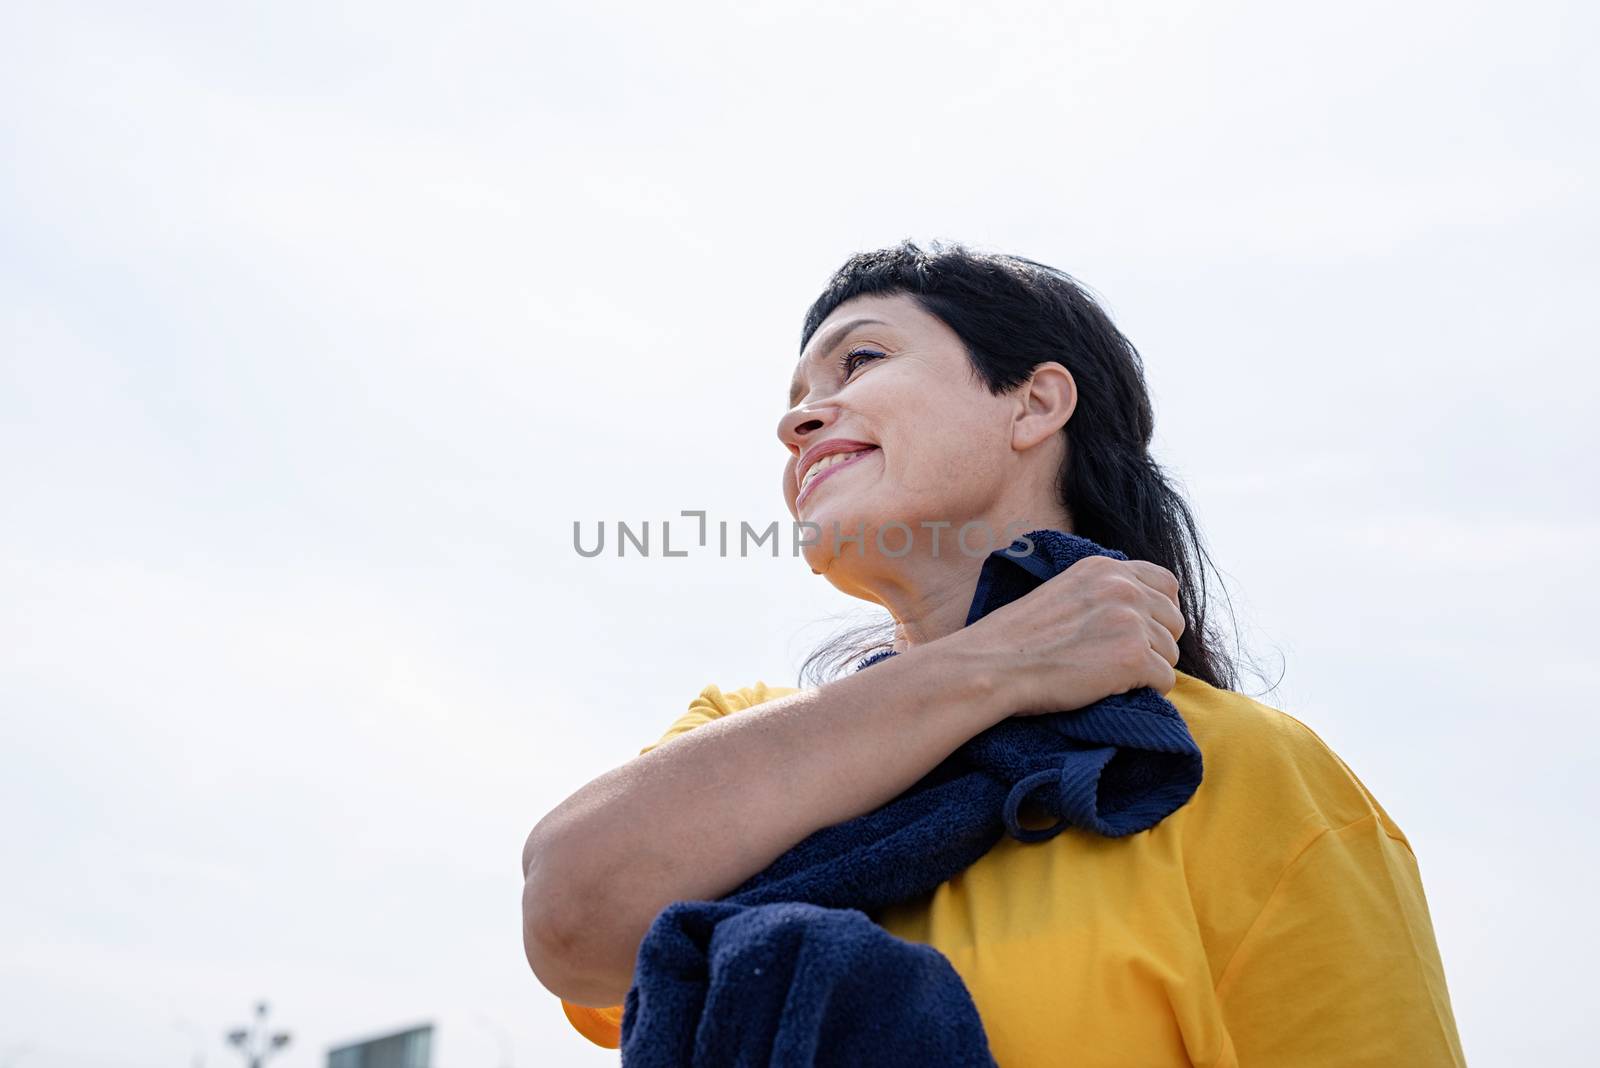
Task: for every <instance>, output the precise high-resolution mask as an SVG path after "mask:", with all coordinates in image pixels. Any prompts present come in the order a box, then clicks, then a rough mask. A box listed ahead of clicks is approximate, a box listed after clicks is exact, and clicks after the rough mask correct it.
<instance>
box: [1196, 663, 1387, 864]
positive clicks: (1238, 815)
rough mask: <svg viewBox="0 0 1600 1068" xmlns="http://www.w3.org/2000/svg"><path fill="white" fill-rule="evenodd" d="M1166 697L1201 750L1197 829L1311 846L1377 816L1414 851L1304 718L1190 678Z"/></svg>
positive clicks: (1375, 818) (1378, 805)
mask: <svg viewBox="0 0 1600 1068" xmlns="http://www.w3.org/2000/svg"><path fill="white" fill-rule="evenodd" d="M1166 697H1167V700H1169V701H1171V702H1172V704H1173V706H1174V707H1176V708H1177V710H1178V712H1179V714H1180V715H1182V716H1183V719H1184V722H1185V723H1187V724H1188V726H1189V731H1190V733H1191V734H1192V735H1193V736H1194V740H1195V743H1196V744H1197V745H1198V746H1199V747H1200V755H1201V760H1202V763H1203V772H1202V778H1201V783H1200V787H1199V789H1198V790H1196V791H1195V796H1194V798H1193V799H1192V800H1191V802H1190V804H1189V806H1187V807H1188V808H1190V809H1191V810H1192V811H1191V812H1190V814H1189V822H1190V824H1192V825H1193V827H1192V829H1194V830H1196V831H1200V830H1206V829H1212V830H1217V831H1222V832H1224V833H1226V832H1227V831H1237V830H1238V829H1241V828H1249V829H1250V831H1251V833H1253V834H1256V835H1264V836H1266V837H1269V838H1271V837H1288V838H1294V837H1299V838H1303V839H1305V840H1306V841H1309V840H1310V839H1311V838H1313V837H1315V836H1316V835H1317V834H1319V833H1321V832H1322V831H1326V830H1334V829H1338V828H1341V827H1346V826H1349V825H1351V824H1353V823H1357V822H1359V821H1361V820H1364V819H1369V818H1372V819H1374V820H1375V821H1376V822H1377V823H1378V824H1379V825H1380V826H1382V827H1383V829H1384V831H1385V832H1386V833H1387V834H1388V835H1389V837H1391V838H1394V839H1396V840H1397V841H1399V842H1401V843H1403V844H1405V846H1406V847H1407V848H1408V849H1409V848H1410V845H1411V843H1410V842H1409V841H1407V839H1406V836H1405V834H1404V832H1403V831H1401V829H1400V827H1399V825H1398V824H1396V823H1395V821H1394V820H1393V819H1391V818H1390V816H1389V814H1388V813H1387V812H1385V811H1384V809H1383V806H1382V805H1381V804H1379V803H1378V799H1377V798H1376V797H1374V796H1373V794H1372V791H1370V790H1369V789H1367V786H1366V784H1365V783H1363V782H1362V781H1361V779H1360V777H1359V776H1357V775H1356V773H1355V772H1354V771H1353V770H1352V769H1351V768H1350V766H1349V765H1348V764H1346V763H1345V761H1344V759H1343V758H1341V757H1340V756H1339V754H1338V753H1336V752H1334V750H1333V748H1332V747H1331V746H1329V745H1328V743H1327V742H1325V741H1324V740H1323V739H1322V737H1321V736H1320V735H1318V734H1317V732H1316V731H1314V730H1312V729H1311V727H1309V726H1307V725H1306V724H1305V723H1303V722H1301V721H1300V720H1299V719H1297V718H1295V717H1294V716H1292V715H1290V714H1289V713H1287V712H1285V711H1283V710H1282V709H1279V708H1274V707H1273V706H1271V705H1268V704H1265V703H1263V702H1261V701H1258V700H1256V699H1255V698H1253V697H1249V696H1247V695H1245V694H1241V693H1237V692H1235V691H1233V690H1224V689H1220V688H1218V687H1215V686H1212V685H1210V684H1209V683H1206V682H1204V681H1202V680H1200V679H1197V678H1195V677H1193V676H1191V675H1186V674H1183V673H1182V672H1179V673H1178V681H1177V684H1176V685H1175V686H1174V687H1173V689H1172V690H1171V692H1169V693H1168V694H1167V695H1166Z"/></svg>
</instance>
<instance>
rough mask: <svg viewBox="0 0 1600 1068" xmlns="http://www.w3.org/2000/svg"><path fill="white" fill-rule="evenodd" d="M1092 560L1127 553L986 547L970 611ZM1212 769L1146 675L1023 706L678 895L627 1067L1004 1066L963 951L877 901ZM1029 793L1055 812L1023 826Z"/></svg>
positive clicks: (651, 955) (1102, 817)
mask: <svg viewBox="0 0 1600 1068" xmlns="http://www.w3.org/2000/svg"><path fill="white" fill-rule="evenodd" d="M1030 543H1031V544H1030ZM1086 556H1110V557H1113V558H1115V559H1118V560H1126V559H1127V557H1126V556H1124V555H1123V554H1122V553H1120V552H1118V551H1116V550H1115V549H1106V548H1103V547H1101V546H1100V545H1097V544H1096V543H1094V542H1093V541H1090V540H1089V539H1087V538H1083V537H1079V536H1077V535H1074V534H1067V533H1064V532H1062V531H1057V530H1036V531H1033V532H1031V533H1030V534H1028V535H1027V536H1026V537H1025V538H1019V539H1017V540H1016V541H1015V542H1013V543H1012V544H1011V545H1010V546H1008V547H1007V548H1005V549H1000V550H996V551H995V552H993V553H990V554H989V556H988V558H987V559H985V560H984V563H983V569H982V571H981V572H980V574H979V578H978V586H977V590H976V592H975V594H974V596H973V599H972V607H971V610H970V611H969V612H968V614H967V624H968V625H971V624H972V623H974V622H976V621H977V620H979V619H981V618H983V616H985V615H987V614H988V613H990V612H992V611H994V610H995V609H997V608H999V607H1001V606H1002V605H1005V604H1009V603H1010V602H1011V601H1014V600H1016V599H1017V598H1018V597H1021V596H1022V595H1023V594H1025V593H1027V592H1028V591H1029V590H1031V589H1033V588H1034V587H1036V586H1038V585H1039V584H1040V583H1042V582H1044V581H1045V580H1047V579H1049V578H1051V577H1053V576H1055V575H1058V574H1060V573H1061V572H1062V571H1064V570H1066V569H1067V568H1068V567H1070V566H1072V565H1073V564H1074V563H1076V562H1077V561H1079V560H1081V559H1083V558H1084V557H1086ZM893 655H895V654H893V653H892V652H887V651H886V652H882V653H879V654H876V655H875V656H872V657H868V658H867V659H866V660H864V661H862V664H861V667H862V668H865V667H870V666H871V665H872V664H874V663H878V662H881V661H882V660H883V659H886V658H887V657H889V656H893ZM1200 777H1201V761H1200V748H1199V746H1197V745H1196V744H1195V742H1194V739H1193V737H1191V736H1190V734H1189V728H1188V726H1187V725H1186V724H1185V723H1184V721H1183V718H1182V717H1181V716H1180V715H1179V714H1178V710H1177V709H1176V708H1174V707H1173V706H1172V703H1171V702H1169V701H1168V700H1167V699H1166V698H1165V697H1163V696H1162V695H1161V694H1159V693H1157V692H1156V691H1155V690H1152V689H1149V688H1148V687H1145V688H1141V689H1138V690H1134V691H1131V692H1129V693H1125V694H1115V695H1113V696H1111V697H1106V698H1103V699H1102V700H1099V701H1096V702H1095V703H1094V704H1092V705H1089V706H1088V707H1086V708H1083V709H1079V710H1076V711H1071V712H1054V713H1048V714H1045V715H1040V716H1012V717H1008V718H1006V719H1004V720H1002V721H1001V722H1000V723H998V724H996V725H995V726H993V727H990V728H989V729H987V730H985V731H983V732H982V733H981V734H979V735H977V736H976V737H974V738H972V739H971V740H969V741H968V742H966V743H965V744H963V745H962V746H961V747H960V748H959V749H957V750H956V751H955V752H954V753H952V754H951V755H950V756H949V757H948V758H946V759H945V760H944V761H943V762H942V763H941V764H940V765H939V766H938V767H936V768H934V769H933V770H932V771H930V772H929V773H928V774H927V775H925V776H924V777H923V778H922V779H921V780H919V781H918V782H917V783H916V784H914V785H913V786H912V787H911V788H910V789H908V790H907V791H906V792H905V793H903V794H901V795H900V796H899V797H897V798H895V799H894V800H893V801H890V802H889V803H888V804H886V805H884V806H883V807H882V808H879V809H877V810H875V811H873V812H869V813H867V814H865V815H863V816H859V817H857V818H855V819H852V820H847V821H845V822H844V823H840V824H835V825H834V826H832V827H824V828H823V829H822V830H819V831H817V832H816V833H815V834H812V835H811V836H810V837H808V838H806V839H805V840H804V841H802V842H800V843H799V844H798V845H796V846H795V847H794V848H793V849H791V850H789V851H788V852H787V853H785V854H783V855H782V856H781V857H779V858H778V859H777V860H775V861H773V862H772V864H771V865H769V866H768V867H767V868H766V869H764V870H763V871H760V872H757V873H756V874H755V875H753V876H751V877H750V878H749V879H748V880H746V881H745V883H744V884H743V885H742V886H740V887H738V888H737V889H735V890H734V891H733V892H732V893H731V894H729V895H727V896H726V897H724V898H722V899H721V900H719V901H676V902H673V903H672V904H670V905H668V906H667V907H666V908H664V909H663V910H662V911H661V913H660V914H659V915H657V916H656V918H655V920H654V922H653V923H652V924H651V926H650V929H649V931H648V932H646V934H645V937H644V940H643V941H642V942H641V943H640V945H639V955H638V958H637V960H636V962H635V965H634V976H633V986H632V987H631V988H630V989H629V990H628V994H627V999H626V1001H625V1002H624V1005H623V1017H622V1051H621V1052H622V1063H623V1065H625V1066H626V1068H691V1066H692V1068H756V1066H771V1068H811V1066H818V1068H828V1066H840V1068H845V1066H856V1065H863V1064H871V1065H875V1066H883V1068H896V1066H905V1068H925V1066H926V1065H930V1064H938V1065H949V1066H968V1065H971V1066H982V1068H993V1066H994V1063H995V1062H994V1058H993V1056H992V1055H991V1054H990V1052H989V1044H988V1039H987V1036H986V1035H985V1034H984V1030H983V1024H982V1021H981V1020H980V1019H979V1016H978V1012H977V1008H976V1006H974V1004H973V1002H972V996H971V994H970V993H969V992H968V991H967V988H966V984H965V983H963V982H962V980H961V977H960V975H958V974H957V973H956V971H955V969H954V968H953V967H952V966H951V964H950V962H949V960H947V959H946V958H945V957H944V955H943V954H941V953H939V952H938V951H937V950H935V949H934V948H933V947H931V946H927V945H922V944H920V943H915V942H909V941H907V940H904V939H901V938H896V937H895V936H893V935H891V934H889V933H888V931H886V930H884V929H883V928H881V927H879V926H878V925H877V924H876V923H874V922H873V921H872V920H871V918H870V917H869V916H868V915H867V913H869V912H872V911H875V910H877V909H880V908H882V907H884V906H887V905H892V904H895V903H897V902H900V901H905V900H908V899H910V898H913V897H916V896H918V895H920V894H924V893H927V892H928V891H930V890H932V889H933V888H935V887H937V886H938V885H939V884H941V883H943V882H945V881H946V880H948V879H950V878H951V877H953V876H955V875H957V874H959V873H960V872H962V871H964V870H965V869H966V868H967V867H969V866H970V865H971V864H972V863H973V862H974V861H976V860H977V859H978V858H979V857H981V856H983V855H984V854H985V853H987V852H988V851H989V850H990V849H991V848H992V847H993V846H994V845H995V843H996V842H998V841H999V840H1000V838H1001V836H1002V835H1005V834H1010V835H1011V836H1012V837H1014V838H1018V839H1020V840H1022V841H1024V842H1038V841H1043V840H1045V839H1047V838H1051V837H1054V836H1055V835H1056V834H1059V833H1060V832H1061V831H1063V830H1065V829H1066V828H1067V827H1077V828H1080V829H1082V830H1085V831H1089V832H1092V833H1095V834H1100V835H1105V836H1108V837H1121V836H1123V835H1128V834H1133V833H1134V832H1136V831H1142V830H1146V829H1148V828H1150V827H1154V826H1155V825H1156V824H1157V823H1160V822H1161V821H1162V820H1163V819H1165V818H1166V817H1167V816H1169V815H1171V814H1172V813H1173V812H1175V811H1176V810H1177V809H1178V808H1180V807H1181V806H1182V805H1183V804H1184V803H1186V802H1187V801H1188V800H1189V798H1190V797H1192V796H1193V795H1194V792H1195V790H1196V789H1197V788H1198V787H1199V786H1200ZM1025 800H1030V801H1032V802H1033V803H1034V804H1035V805H1036V806H1037V807H1038V809H1039V810H1040V812H1042V813H1043V814H1045V815H1047V816H1049V817H1050V818H1052V819H1054V821H1055V822H1054V824H1053V825H1052V826H1050V827H1048V828H1045V829H1038V830H1029V829H1027V828H1025V827H1023V826H1022V825H1021V824H1020V822H1019V820H1018V818H1017V817H1018V809H1019V807H1020V806H1021V804H1022V803H1023V802H1024V801H1025Z"/></svg>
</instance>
